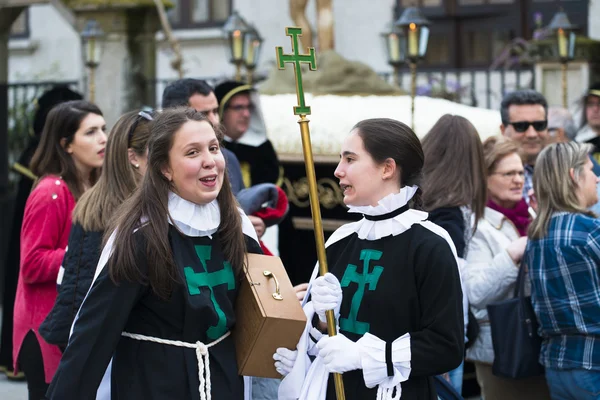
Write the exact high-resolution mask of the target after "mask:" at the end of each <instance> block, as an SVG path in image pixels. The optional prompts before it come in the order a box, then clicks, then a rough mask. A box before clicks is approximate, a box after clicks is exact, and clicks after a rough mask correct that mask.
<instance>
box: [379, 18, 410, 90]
mask: <svg viewBox="0 0 600 400" xmlns="http://www.w3.org/2000/svg"><path fill="white" fill-rule="evenodd" d="M381 37H382V39H383V45H384V46H385V47H384V48H385V51H386V54H387V59H388V64H390V65H391V66H392V68H394V85H395V86H400V83H399V81H398V75H399V74H400V66H401V65H402V64H403V63H404V57H405V55H406V49H404V45H406V42H405V41H404V32H403V31H402V29H400V28H399V27H398V26H397V25H396V24H394V23H393V22H392V23H390V24H388V27H387V29H386V31H385V32H383V33H382V34H381Z"/></svg>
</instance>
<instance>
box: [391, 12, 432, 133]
mask: <svg viewBox="0 0 600 400" xmlns="http://www.w3.org/2000/svg"><path fill="white" fill-rule="evenodd" d="M396 26H397V27H398V28H400V29H401V30H402V31H403V32H404V38H403V41H404V45H402V46H401V48H402V49H404V50H405V56H404V59H406V60H407V61H408V64H409V66H410V76H411V84H410V97H411V109H410V112H411V127H412V129H413V130H414V129H415V96H416V92H417V62H418V61H419V60H421V59H423V57H425V53H426V52H427V42H428V41H429V21H428V20H427V19H426V18H425V17H424V16H423V15H422V14H421V11H420V10H419V9H418V8H417V7H408V8H407V9H406V10H404V12H403V13H402V15H401V16H400V18H398V20H397V21H396Z"/></svg>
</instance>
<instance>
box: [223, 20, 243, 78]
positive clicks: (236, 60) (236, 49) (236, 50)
mask: <svg viewBox="0 0 600 400" xmlns="http://www.w3.org/2000/svg"><path fill="white" fill-rule="evenodd" d="M248 30H249V27H248V24H247V23H246V21H244V19H243V18H242V17H241V16H240V14H239V13H238V12H237V11H234V12H233V14H231V16H230V17H229V18H228V19H227V21H226V22H225V25H223V32H224V33H225V35H226V36H227V39H228V40H229V51H230V60H229V61H230V62H231V63H232V64H234V65H235V80H236V81H241V80H242V65H244V55H245V54H246V52H245V50H244V47H245V45H246V35H247V34H248Z"/></svg>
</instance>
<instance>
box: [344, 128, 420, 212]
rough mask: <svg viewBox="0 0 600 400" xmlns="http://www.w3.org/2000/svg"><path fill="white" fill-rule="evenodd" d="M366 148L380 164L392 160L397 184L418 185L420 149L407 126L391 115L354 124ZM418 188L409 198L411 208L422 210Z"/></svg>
mask: <svg viewBox="0 0 600 400" xmlns="http://www.w3.org/2000/svg"><path fill="white" fill-rule="evenodd" d="M354 129H357V130H358V135H359V136H360V138H361V139H362V141H363V145H364V146H365V150H367V152H368V153H369V154H370V155H371V157H372V158H373V160H374V161H375V162H377V163H379V164H382V163H384V162H385V160H387V159H388V158H391V159H393V160H394V161H395V162H396V165H397V166H398V168H399V169H400V187H403V186H414V185H416V186H420V184H421V171H422V168H423V159H424V157H423V149H422V148H421V142H419V138H418V137H417V135H415V133H414V132H413V131H412V129H410V128H409V127H408V126H406V125H405V124H403V123H402V122H400V121H396V120H394V119H390V118H372V119H365V120H362V121H360V122H359V123H357V124H356V125H354V128H352V130H354ZM421 194H422V191H421V188H420V187H419V189H418V190H417V192H416V193H415V195H414V196H413V198H412V199H411V207H413V208H416V209H421V207H422V200H421Z"/></svg>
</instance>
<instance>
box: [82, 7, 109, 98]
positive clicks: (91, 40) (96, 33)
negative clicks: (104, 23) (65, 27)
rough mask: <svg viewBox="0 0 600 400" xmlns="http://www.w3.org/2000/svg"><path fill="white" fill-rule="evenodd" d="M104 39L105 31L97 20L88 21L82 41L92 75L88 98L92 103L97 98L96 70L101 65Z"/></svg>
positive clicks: (90, 74) (87, 64)
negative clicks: (102, 41)
mask: <svg viewBox="0 0 600 400" xmlns="http://www.w3.org/2000/svg"><path fill="white" fill-rule="evenodd" d="M103 38H104V31H103V30H102V28H100V25H99V24H98V22H97V21H96V20H95V19H89V20H87V21H86V23H85V26H84V28H83V30H82V31H81V40H82V42H83V51H84V60H85V66H86V67H88V69H89V71H90V73H89V76H88V96H89V100H90V101H91V102H94V99H95V97H96V82H95V79H96V68H98V65H100V57H101V56H102V46H101V40H102V39H103Z"/></svg>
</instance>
